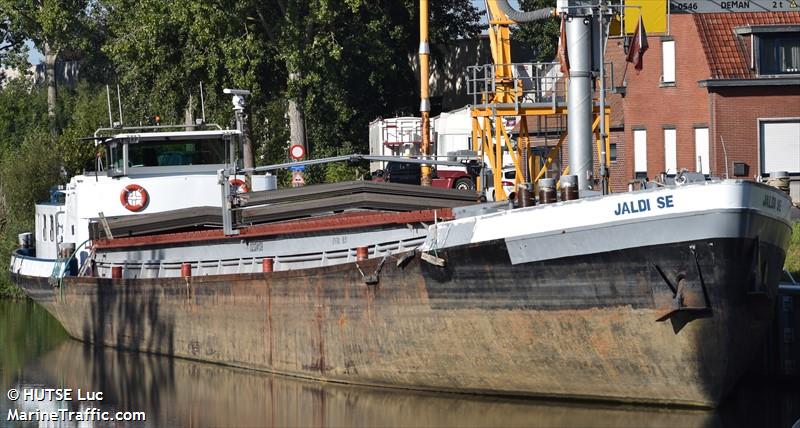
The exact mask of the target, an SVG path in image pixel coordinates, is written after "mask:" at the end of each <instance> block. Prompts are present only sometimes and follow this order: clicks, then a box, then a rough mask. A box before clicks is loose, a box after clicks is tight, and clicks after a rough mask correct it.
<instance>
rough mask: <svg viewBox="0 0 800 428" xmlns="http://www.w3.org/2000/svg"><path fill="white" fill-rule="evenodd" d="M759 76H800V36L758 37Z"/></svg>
mask: <svg viewBox="0 0 800 428" xmlns="http://www.w3.org/2000/svg"><path fill="white" fill-rule="evenodd" d="M758 73H759V74H800V34H796V33H777V34H774V35H773V34H770V35H759V36H758Z"/></svg>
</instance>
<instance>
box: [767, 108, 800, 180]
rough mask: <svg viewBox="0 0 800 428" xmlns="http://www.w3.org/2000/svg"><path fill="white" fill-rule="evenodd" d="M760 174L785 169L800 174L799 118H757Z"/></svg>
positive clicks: (790, 172) (793, 173)
mask: <svg viewBox="0 0 800 428" xmlns="http://www.w3.org/2000/svg"><path fill="white" fill-rule="evenodd" d="M759 128H760V129H759V135H760V137H761V148H760V149H761V174H762V175H763V174H769V173H771V172H775V171H786V172H788V173H789V174H792V175H800V119H791V120H780V121H777V120H775V121H762V120H759Z"/></svg>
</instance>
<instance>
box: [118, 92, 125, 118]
mask: <svg viewBox="0 0 800 428" xmlns="http://www.w3.org/2000/svg"><path fill="white" fill-rule="evenodd" d="M117 106H118V107H119V124H120V126H122V124H123V123H125V122H124V121H123V120H122V95H120V93H119V85H117Z"/></svg>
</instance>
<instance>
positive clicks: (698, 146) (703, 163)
mask: <svg viewBox="0 0 800 428" xmlns="http://www.w3.org/2000/svg"><path fill="white" fill-rule="evenodd" d="M709 157H710V156H709V152H708V128H695V129H694V160H695V165H696V166H695V171H696V172H701V173H703V174H710V173H711V167H710V165H711V163H710V162H709V161H710V159H709Z"/></svg>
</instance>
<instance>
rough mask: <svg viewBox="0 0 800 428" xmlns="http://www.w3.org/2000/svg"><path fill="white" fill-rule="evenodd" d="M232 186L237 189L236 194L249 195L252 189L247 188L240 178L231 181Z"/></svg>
mask: <svg viewBox="0 0 800 428" xmlns="http://www.w3.org/2000/svg"><path fill="white" fill-rule="evenodd" d="M231 186H233V187H235V188H236V193H247V192H249V191H250V189H249V188H248V187H247V183H245V182H244V180H240V179H238V178H234V179H232V180H231Z"/></svg>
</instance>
